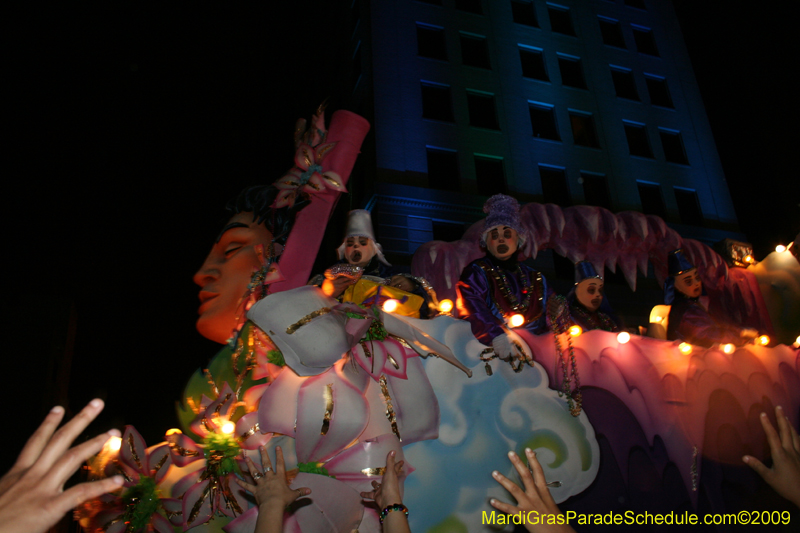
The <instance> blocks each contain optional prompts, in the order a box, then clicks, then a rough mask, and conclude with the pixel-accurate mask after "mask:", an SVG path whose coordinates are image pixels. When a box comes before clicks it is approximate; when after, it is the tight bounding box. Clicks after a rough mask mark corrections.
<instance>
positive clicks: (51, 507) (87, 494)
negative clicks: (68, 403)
mask: <svg viewBox="0 0 800 533" xmlns="http://www.w3.org/2000/svg"><path fill="white" fill-rule="evenodd" d="M102 410H103V401H102V400H99V399H95V400H92V401H91V402H89V405H87V406H86V407H84V408H83V410H82V411H81V412H80V413H78V415H77V416H76V417H75V418H73V419H72V420H70V421H69V422H67V423H66V424H65V425H64V426H63V427H62V428H61V429H59V430H58V431H56V428H57V427H58V424H59V423H60V422H61V419H62V418H64V408H63V407H54V408H53V409H52V410H51V411H50V413H49V414H48V415H47V417H46V418H45V419H44V422H42V425H41V426H39V429H37V430H36V432H35V433H34V434H33V435H32V436H31V438H30V439H28V442H27V443H26V444H25V447H24V448H23V449H22V453H20V454H19V457H18V458H17V462H16V463H14V466H13V467H11V470H9V471H8V473H6V475H5V476H3V478H2V479H0V532H2V533H7V532H8V533H11V532H16V531H25V532H30V533H38V532H44V531H46V530H47V529H49V528H50V527H52V526H54V525H55V524H56V523H57V522H58V521H59V520H61V518H62V517H63V516H64V515H65V514H66V513H67V512H68V511H70V510H71V509H73V508H75V507H77V506H78V505H80V504H82V503H84V502H86V501H88V500H91V499H94V498H97V497H99V496H101V495H103V494H105V493H107V492H111V491H113V490H115V489H117V488H119V487H120V486H121V485H122V477H121V476H114V477H111V478H107V479H102V480H100V481H92V482H90V483H81V484H79V485H76V486H74V487H72V488H70V489H68V490H64V483H66V482H67V480H68V479H69V478H70V477H71V476H72V474H74V473H75V471H76V470H78V468H80V466H81V465H82V464H83V462H84V461H86V460H87V459H88V458H89V457H91V456H92V455H94V454H96V453H97V452H99V451H100V449H101V448H102V447H103V444H105V442H106V441H107V440H108V439H109V438H110V437H112V436H114V437H119V436H120V433H119V431H117V430H116V429H112V430H111V431H108V432H106V433H102V434H100V435H98V436H97V437H95V438H93V439H90V440H88V441H86V442H84V443H83V444H79V445H78V446H75V447H74V448H70V445H71V444H72V441H74V440H75V439H76V438H77V437H78V435H80V434H81V432H83V430H84V429H86V426H88V425H89V423H90V422H91V421H92V420H94V419H95V417H97V415H98V414H100V411H102Z"/></svg>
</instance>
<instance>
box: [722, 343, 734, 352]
mask: <svg viewBox="0 0 800 533" xmlns="http://www.w3.org/2000/svg"><path fill="white" fill-rule="evenodd" d="M734 348H735V346H734V345H733V344H723V345H722V351H723V352H725V353H733V349H734Z"/></svg>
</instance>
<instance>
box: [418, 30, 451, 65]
mask: <svg viewBox="0 0 800 533" xmlns="http://www.w3.org/2000/svg"><path fill="white" fill-rule="evenodd" d="M417 54H419V55H420V56H422V57H430V58H431V59H441V60H442V61H447V48H446V47H445V43H444V28H439V27H437V26H428V25H427V24H419V23H418V24H417Z"/></svg>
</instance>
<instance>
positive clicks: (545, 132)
mask: <svg viewBox="0 0 800 533" xmlns="http://www.w3.org/2000/svg"><path fill="white" fill-rule="evenodd" d="M528 111H529V112H530V115H531V126H532V127H533V136H534V137H538V138H540V139H550V140H553V141H560V140H561V137H560V136H559V135H558V127H557V126H556V114H555V110H554V109H553V106H551V105H548V104H539V103H534V102H528Z"/></svg>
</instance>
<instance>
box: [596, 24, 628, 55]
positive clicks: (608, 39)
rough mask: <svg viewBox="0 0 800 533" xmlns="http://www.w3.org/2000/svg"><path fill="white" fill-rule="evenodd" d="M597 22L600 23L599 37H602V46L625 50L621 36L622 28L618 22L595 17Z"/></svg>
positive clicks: (623, 39)
mask: <svg viewBox="0 0 800 533" xmlns="http://www.w3.org/2000/svg"><path fill="white" fill-rule="evenodd" d="M597 20H598V22H599V23H600V35H602V37H603V44H607V45H608V46H615V47H617V48H626V46H625V38H624V37H623V36H622V26H621V25H620V23H619V21H618V20H614V19H610V18H606V17H597Z"/></svg>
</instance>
